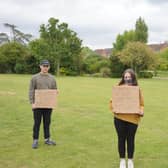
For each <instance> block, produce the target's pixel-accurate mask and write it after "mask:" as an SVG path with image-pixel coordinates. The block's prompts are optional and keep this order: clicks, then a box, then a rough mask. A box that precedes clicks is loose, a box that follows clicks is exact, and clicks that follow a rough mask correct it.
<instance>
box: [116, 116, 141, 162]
mask: <svg viewBox="0 0 168 168" xmlns="http://www.w3.org/2000/svg"><path fill="white" fill-rule="evenodd" d="M114 125H115V128H116V131H117V135H118V151H119V155H120V158H125V148H126V143H127V154H128V158H129V159H132V158H133V155H134V147H135V134H136V130H137V127H138V125H136V124H133V123H130V122H126V121H123V120H120V119H117V118H114Z"/></svg>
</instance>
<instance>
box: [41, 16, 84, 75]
mask: <svg viewBox="0 0 168 168" xmlns="http://www.w3.org/2000/svg"><path fill="white" fill-rule="evenodd" d="M40 38H41V39H42V40H44V42H45V43H47V45H48V54H47V56H48V57H49V60H50V61H51V62H52V63H53V67H54V70H55V71H56V72H57V75H59V71H60V70H59V69H60V67H65V66H66V67H65V68H67V66H70V67H69V68H70V69H71V70H72V71H80V68H81V67H80V60H81V59H80V52H81V44H82V41H81V40H80V39H79V38H78V37H77V34H76V33H75V32H74V31H72V30H71V29H69V28H68V24H67V23H61V24H59V20H58V19H55V18H50V19H49V20H48V24H47V25H45V24H42V25H41V26H40ZM65 60H68V65H67V64H66V63H65ZM62 62H64V65H62Z"/></svg>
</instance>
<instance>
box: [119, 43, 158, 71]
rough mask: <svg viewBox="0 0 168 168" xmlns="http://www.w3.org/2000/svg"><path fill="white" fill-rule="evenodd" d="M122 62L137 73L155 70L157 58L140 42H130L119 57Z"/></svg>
mask: <svg viewBox="0 0 168 168" xmlns="http://www.w3.org/2000/svg"><path fill="white" fill-rule="evenodd" d="M119 58H120V60H121V62H122V63H123V64H124V65H126V66H128V67H131V68H132V69H134V71H135V72H137V73H138V72H139V71H142V70H146V69H147V70H148V69H154V68H155V67H156V62H157V57H156V56H155V54H154V53H153V51H152V50H151V49H150V48H149V47H148V46H146V44H144V43H140V42H129V43H128V44H127V45H126V47H125V48H124V49H123V50H122V52H121V54H120V56H119Z"/></svg>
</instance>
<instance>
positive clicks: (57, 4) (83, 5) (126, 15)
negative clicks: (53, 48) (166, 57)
mask: <svg viewBox="0 0 168 168" xmlns="http://www.w3.org/2000/svg"><path fill="white" fill-rule="evenodd" d="M140 16H141V17H142V18H143V19H144V20H145V22H146V24H147V26H148V29H149V39H148V43H150V44H151V43H161V42H164V41H168V22H167V16H168V0H0V32H7V33H9V30H8V29H7V28H5V27H4V26H3V23H9V24H14V25H16V26H17V27H18V29H19V30H20V31H22V32H24V33H30V34H33V35H34V36H35V37H38V36H39V32H38V31H39V26H40V25H41V24H43V23H44V24H47V22H48V19H49V18H50V17H55V18H56V19H59V20H60V22H66V23H68V25H69V27H70V28H71V29H72V30H74V31H75V32H77V33H78V37H79V38H80V39H82V40H83V46H88V47H90V48H91V49H97V48H111V47H112V44H113V43H114V42H115V39H116V36H117V35H118V34H119V33H120V34H122V33H123V32H124V31H125V30H130V29H134V28H135V22H136V20H137V19H138V18H139V17H140Z"/></svg>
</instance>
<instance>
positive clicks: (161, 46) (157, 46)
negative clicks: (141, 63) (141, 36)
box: [148, 42, 168, 52]
mask: <svg viewBox="0 0 168 168" xmlns="http://www.w3.org/2000/svg"><path fill="white" fill-rule="evenodd" d="M148 46H149V47H150V48H151V49H152V50H153V51H154V52H159V51H161V50H163V49H165V48H167V47H168V42H164V43H160V44H148Z"/></svg>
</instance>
